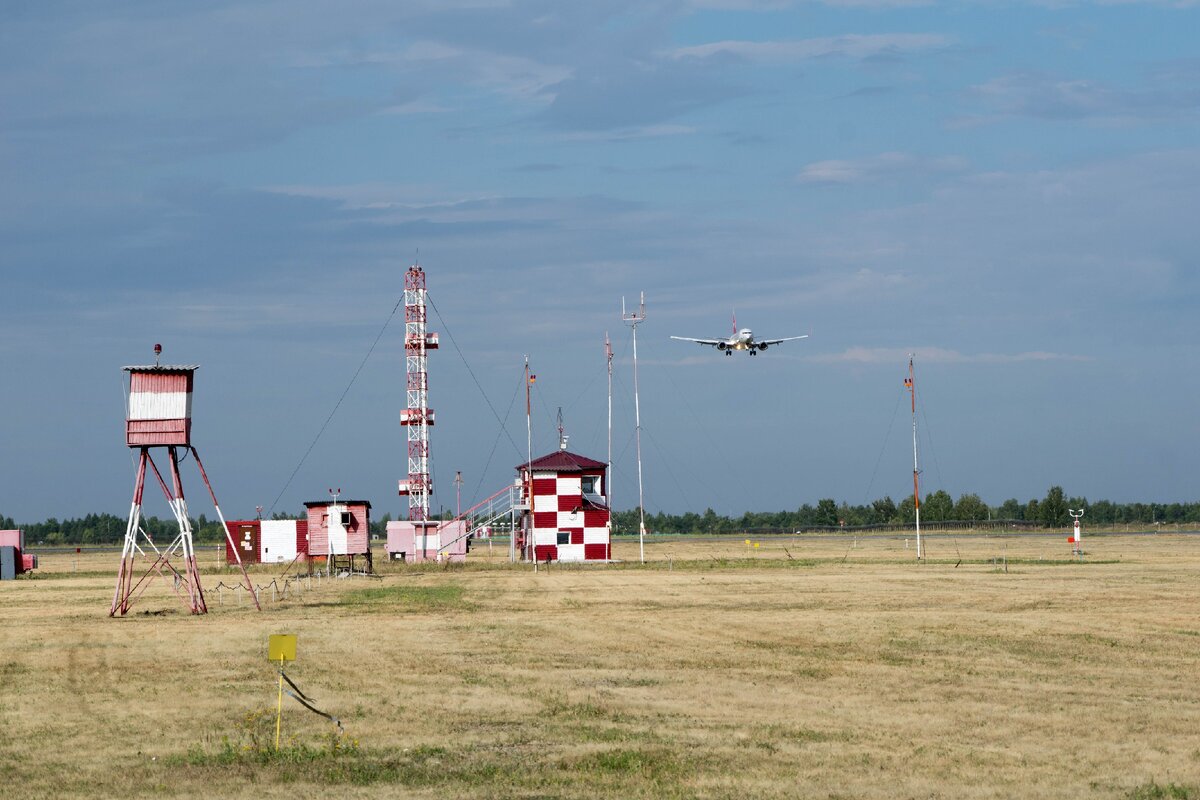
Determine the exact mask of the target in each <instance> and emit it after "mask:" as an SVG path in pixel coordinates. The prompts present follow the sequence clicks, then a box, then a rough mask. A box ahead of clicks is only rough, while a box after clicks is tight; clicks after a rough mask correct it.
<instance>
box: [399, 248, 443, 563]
mask: <svg viewBox="0 0 1200 800" xmlns="http://www.w3.org/2000/svg"><path fill="white" fill-rule="evenodd" d="M425 304H426V289H425V271H424V270H423V269H421V267H420V266H419V265H417V264H414V265H413V266H411V267H409V269H408V272H406V273H405V274H404V368H405V383H406V387H407V388H406V392H405V394H406V399H407V407H406V408H404V409H403V410H402V411H401V412H400V424H401V425H402V426H403V427H404V429H405V430H406V431H407V432H408V437H407V438H408V476H407V477H405V478H402V479H401V480H400V482H399V493H400V496H401V497H407V498H408V522H409V523H410V524H411V525H412V527H413V530H414V535H415V536H416V537H417V539H418V541H419V547H420V549H422V550H425V549H428V545H429V538H430V536H431V535H433V533H434V529H435V526H436V524H437V523H436V522H433V521H431V520H430V519H429V495H430V492H431V491H432V489H433V484H432V482H431V480H430V469H429V428H430V427H431V426H432V425H433V423H434V415H433V409H432V408H430V407H429V351H430V350H437V349H438V335H437V334H436V333H430V332H429V331H428V329H427V328H426V324H425V323H426V305H425ZM436 547H437V545H436V544H435V545H434V549H436Z"/></svg>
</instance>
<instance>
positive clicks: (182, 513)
mask: <svg viewBox="0 0 1200 800" xmlns="http://www.w3.org/2000/svg"><path fill="white" fill-rule="evenodd" d="M167 453H168V454H169V455H170V461H171V484H172V485H173V487H174V489H175V491H174V495H175V499H174V501H173V502H172V501H170V498H168V501H169V502H171V509H172V511H174V512H175V520H176V522H177V523H178V524H179V543H180V549H181V550H182V552H183V563H184V572H185V574H186V575H187V584H188V585H187V591H188V606H189V608H190V609H191V611H192V613H193V614H205V613H207V612H208V606H206V605H205V603H204V589H203V588H202V587H201V586H200V570H199V568H198V567H197V566H196V548H195V546H194V545H193V543H192V521H191V520H190V519H189V518H188V510H187V500H186V499H185V498H184V496H183V481H182V479H181V478H180V477H179V454H178V453H177V452H176V451H175V448H174V447H168V448H167Z"/></svg>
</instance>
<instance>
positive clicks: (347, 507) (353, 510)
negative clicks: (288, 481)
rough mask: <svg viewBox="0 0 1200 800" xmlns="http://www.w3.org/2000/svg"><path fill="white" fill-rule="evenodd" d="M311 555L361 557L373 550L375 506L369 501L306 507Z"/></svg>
mask: <svg viewBox="0 0 1200 800" xmlns="http://www.w3.org/2000/svg"><path fill="white" fill-rule="evenodd" d="M304 507H305V508H307V509H308V554H309V556H312V557H317V558H320V557H322V556H330V555H334V556H340V555H361V554H364V553H367V552H369V551H370V548H371V543H370V539H371V534H370V526H371V504H370V503H369V502H368V501H366V500H338V501H336V502H334V501H330V500H325V501H320V502H312V503H305V504H304Z"/></svg>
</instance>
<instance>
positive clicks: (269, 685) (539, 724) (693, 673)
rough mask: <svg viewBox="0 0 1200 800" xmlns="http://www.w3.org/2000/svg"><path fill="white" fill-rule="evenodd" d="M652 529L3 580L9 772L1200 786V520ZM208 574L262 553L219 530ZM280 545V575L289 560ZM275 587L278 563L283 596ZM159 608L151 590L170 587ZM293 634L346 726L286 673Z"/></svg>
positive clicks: (126, 788)
mask: <svg viewBox="0 0 1200 800" xmlns="http://www.w3.org/2000/svg"><path fill="white" fill-rule="evenodd" d="M1085 547H1086V549H1087V556H1086V558H1085V559H1084V561H1083V562H1082V563H1081V562H1078V561H1073V560H1071V558H1070V545H1068V544H1067V543H1066V542H1065V541H1063V536H1061V535H1056V536H1053V537H1029V538H995V537H981V536H978V535H975V536H963V537H961V538H958V539H957V540H956V539H953V538H935V539H932V540H930V542H929V549H928V554H929V557H930V559H929V562H928V563H926V564H924V565H917V564H915V563H913V561H912V554H913V551H912V550H909V549H906V547H905V542H904V540H903V539H902V538H869V539H860V540H858V543H857V546H854V545H853V542H852V540H850V539H846V540H837V539H805V538H796V539H792V538H774V539H770V540H767V539H763V540H761V542H760V547H759V548H757V549H755V548H754V547H753V546H751V547H747V546H746V544H745V543H744V541H743V540H742V539H741V538H740V537H739V538H736V539H726V540H707V541H687V540H683V539H671V540H661V541H653V542H651V543H649V544H648V545H647V559H648V562H649V563H647V564H646V565H645V566H641V565H639V564H637V563H636V562H637V543H636V541H635V542H633V543H630V542H627V541H623V542H621V543H619V544H618V545H617V547H616V552H615V555H616V556H617V557H618V558H621V559H623V560H624V563H621V564H615V565H608V566H603V567H588V568H578V567H567V566H562V567H559V566H552V567H550V568H549V569H547V568H545V567H544V566H543V567H541V568H540V569H539V570H538V571H537V572H535V571H534V570H533V569H532V568H531V567H529V566H527V565H523V566H517V567H514V566H510V565H508V564H507V562H506V559H505V557H506V555H507V551H506V550H505V549H504V548H503V547H502V546H500V545H498V546H497V547H496V550H495V552H494V553H493V554H492V557H491V558H489V556H488V550H487V547H486V546H484V547H482V548H477V549H476V550H474V551H473V552H472V555H471V559H472V560H471V562H470V563H469V564H468V565H466V566H465V567H462V566H451V567H442V566H440V565H435V566H429V567H420V568H418V567H413V566H409V567H407V568H406V567H404V566H400V565H387V566H385V568H384V575H383V578H382V580H368V579H361V578H355V579H347V580H328V579H327V580H324V581H321V582H320V583H319V584H318V583H316V582H313V583H312V584H311V585H310V586H307V587H303V588H302V589H301V590H300V591H299V592H297V591H295V587H294V586H292V587H290V590H289V594H288V596H287V597H286V598H281V597H280V596H279V593H278V592H277V594H276V597H277V599H276V602H274V603H268V605H267V607H266V609H265V611H264V612H262V613H258V612H255V611H253V610H251V609H250V607H249V605H248V602H247V600H246V598H245V597H242V598H241V604H240V605H239V603H238V594H237V593H236V592H233V591H229V590H222V591H220V592H217V591H215V589H212V588H210V591H209V607H210V611H211V613H210V614H209V615H208V616H207V617H204V618H194V617H190V616H189V615H187V614H185V613H183V611H182V605H181V604H180V603H179V602H178V600H176V599H175V597H174V595H173V594H172V593H171V592H170V590H169V589H168V588H167V587H166V586H165V585H163V584H162V583H161V582H159V583H156V584H154V585H153V586H151V587H150V589H149V590H148V591H147V592H146V594H145V595H143V596H142V598H141V599H140V600H139V601H138V602H137V603H136V604H135V605H134V607H133V611H132V612H131V614H130V616H129V617H127V618H124V619H109V618H108V616H107V610H108V606H109V604H110V602H111V599H112V588H113V583H114V581H115V571H116V562H117V558H118V557H117V555H116V554H85V555H83V556H76V555H75V554H73V553H63V554H48V555H45V556H43V558H42V569H41V570H40V571H39V572H38V573H37V574H36V575H35V576H33V577H32V578H31V579H22V580H18V581H14V582H6V583H3V584H0V786H4V787H7V788H8V789H9V794H10V795H11V796H13V797H21V798H42V797H46V798H50V797H53V798H59V797H144V796H154V797H174V796H179V797H184V796H188V797H196V796H203V797H255V798H272V797H294V796H297V795H308V796H311V795H313V794H315V793H323V794H325V795H327V796H334V797H377V796H405V797H429V798H433V797H478V798H485V797H572V798H592V797H614V798H627V797H629V798H636V797H712V798H758V797H765V798H770V797H818V798H833V797H947V798H951V797H953V798H985V797H988V798H991V797H1048V798H1051V797H1052V798H1060V797H1081V796H1086V797H1113V798H1156V797H1200V690H1198V689H1197V683H1196V678H1197V675H1198V672H1200V671H1198V669H1197V667H1198V666H1200V655H1198V654H1200V594H1198V593H1197V590H1196V587H1197V580H1196V578H1197V574H1198V573H1200V536H1186V535H1166V534H1164V535H1158V536H1098V537H1089V538H1088V539H1087V540H1086V542H1085ZM201 566H202V568H203V569H204V570H205V580H206V582H207V584H206V585H207V586H209V587H215V586H216V585H217V584H218V583H220V582H222V581H223V582H225V583H226V584H229V583H233V582H234V576H233V575H231V574H230V573H228V572H226V571H225V570H223V569H220V568H218V567H217V566H216V564H215V560H214V556H213V554H212V553H211V552H207V553H205V554H204V555H203V559H202V563H201ZM276 572H278V570H275V571H271V570H267V569H265V568H263V569H260V570H258V571H256V572H254V573H253V578H254V580H255V581H256V582H257V583H259V584H267V583H269V582H270V580H271V578H272V576H273V574H275V573H276ZM264 594H265V596H266V597H267V599H268V600H269V599H270V592H269V591H268V592H265V593H264ZM147 612H149V613H147ZM269 633H296V634H298V635H299V657H298V660H297V661H296V662H295V664H294V665H293V666H292V667H290V668H289V670H288V674H289V675H290V676H291V677H292V678H293V679H294V680H295V681H296V683H297V684H298V685H299V686H300V687H301V688H302V689H303V690H304V691H305V692H306V693H307V694H309V695H310V696H312V697H314V698H316V701H317V705H318V707H320V708H322V709H325V710H328V711H330V712H332V713H334V714H335V715H338V716H339V717H341V719H342V721H343V724H344V726H345V730H346V733H345V735H344V736H342V737H334V736H332V735H331V732H332V730H333V726H332V725H331V724H329V723H328V722H327V721H325V720H324V719H322V718H320V717H317V716H316V715H314V714H311V713H310V712H308V711H307V710H305V709H304V708H302V707H301V706H300V705H298V704H297V703H295V702H294V701H292V700H291V699H289V698H286V697H285V705H284V722H283V726H284V739H285V744H284V747H283V748H282V749H281V750H280V751H279V752H275V751H274V749H273V746H272V739H273V736H274V704H275V697H276V673H275V672H274V670H273V668H272V666H271V665H270V664H268V663H267V661H266V638H267V635H268V634H269Z"/></svg>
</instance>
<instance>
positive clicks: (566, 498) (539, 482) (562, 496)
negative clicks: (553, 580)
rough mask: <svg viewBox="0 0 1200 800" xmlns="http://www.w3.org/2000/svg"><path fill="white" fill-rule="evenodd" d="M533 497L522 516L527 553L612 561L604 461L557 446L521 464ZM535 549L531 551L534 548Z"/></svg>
mask: <svg viewBox="0 0 1200 800" xmlns="http://www.w3.org/2000/svg"><path fill="white" fill-rule="evenodd" d="M516 469H517V471H518V472H519V473H520V479H521V483H522V485H524V486H529V485H530V484H529V472H530V471H531V470H532V473H533V482H532V488H533V492H532V502H531V503H530V504H529V508H530V510H528V511H525V512H524V513H523V515H522V519H521V531H522V533H523V539H524V546H523V548H522V550H523V552H524V554H525V557H526V558H528V557H529V556H530V555H532V556H533V558H534V559H536V560H538V561H608V560H609V559H611V558H612V549H611V545H610V542H609V511H608V499H607V497H608V494H607V493H608V487H607V486H606V485H605V471H606V465H605V464H604V462H602V461H596V460H595V459H591V458H587V457H585V456H580V455H576V454H575V453H571V452H569V451H567V450H558V451H556V452H553V453H551V454H549V455H546V456H542V457H541V458H535V459H534V460H533V461H532V462H531V463H529V464H519V465H518V466H517V468H516ZM531 550H532V552H531Z"/></svg>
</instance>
